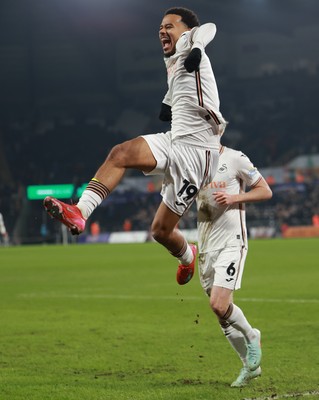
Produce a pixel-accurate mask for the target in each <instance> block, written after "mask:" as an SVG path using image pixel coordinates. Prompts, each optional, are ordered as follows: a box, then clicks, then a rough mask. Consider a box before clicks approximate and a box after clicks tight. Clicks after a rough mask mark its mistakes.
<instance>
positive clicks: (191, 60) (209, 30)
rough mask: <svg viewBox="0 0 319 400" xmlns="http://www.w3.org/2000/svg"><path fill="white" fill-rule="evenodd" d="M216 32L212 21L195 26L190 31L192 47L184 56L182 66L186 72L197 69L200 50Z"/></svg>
mask: <svg viewBox="0 0 319 400" xmlns="http://www.w3.org/2000/svg"><path fill="white" fill-rule="evenodd" d="M215 34H216V25H215V24H213V23H212V22H209V23H207V24H204V25H202V26H199V27H195V28H193V29H192V31H191V43H192V49H191V51H190V53H189V55H188V56H187V57H186V59H185V62H184V66H185V68H186V70H187V72H194V71H198V70H199V64H200V62H201V59H202V51H204V49H205V47H206V46H207V45H208V43H210V42H211V41H212V40H213V39H214V37H215Z"/></svg>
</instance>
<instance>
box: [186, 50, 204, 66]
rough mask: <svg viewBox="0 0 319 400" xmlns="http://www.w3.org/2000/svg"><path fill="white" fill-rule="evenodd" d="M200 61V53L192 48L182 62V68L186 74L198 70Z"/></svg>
mask: <svg viewBox="0 0 319 400" xmlns="http://www.w3.org/2000/svg"><path fill="white" fill-rule="evenodd" d="M201 59H202V52H201V50H200V49H199V48H198V47H194V48H193V49H192V50H191V52H190V53H189V54H188V56H187V57H186V59H185V61H184V67H185V68H186V71H187V72H194V71H198V70H199V64H200V62H201Z"/></svg>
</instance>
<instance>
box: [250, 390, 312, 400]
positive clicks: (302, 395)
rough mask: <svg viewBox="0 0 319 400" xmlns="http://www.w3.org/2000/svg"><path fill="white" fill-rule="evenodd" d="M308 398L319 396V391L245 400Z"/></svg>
mask: <svg viewBox="0 0 319 400" xmlns="http://www.w3.org/2000/svg"><path fill="white" fill-rule="evenodd" d="M306 396H319V391H318V390H313V391H309V392H302V393H298V392H296V393H286V394H280V395H278V396H277V395H273V396H267V397H249V398H246V397H245V398H244V399H243V400H280V399H289V398H293V397H306Z"/></svg>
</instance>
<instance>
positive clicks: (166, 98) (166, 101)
mask: <svg viewBox="0 0 319 400" xmlns="http://www.w3.org/2000/svg"><path fill="white" fill-rule="evenodd" d="M162 103H164V104H167V105H168V106H172V100H171V94H170V91H169V90H168V91H167V93H166V95H165V96H164V99H163V101H162Z"/></svg>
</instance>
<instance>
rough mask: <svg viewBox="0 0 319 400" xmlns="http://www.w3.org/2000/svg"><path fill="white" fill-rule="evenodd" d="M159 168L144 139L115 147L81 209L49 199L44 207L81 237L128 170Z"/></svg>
mask: <svg viewBox="0 0 319 400" xmlns="http://www.w3.org/2000/svg"><path fill="white" fill-rule="evenodd" d="M155 166H156V160H155V158H154V156H153V154H152V152H151V150H150V148H149V146H148V144H147V143H146V141H145V140H144V139H143V138H141V137H138V138H135V139H132V140H129V141H126V142H124V143H122V144H119V145H117V146H115V147H113V149H112V150H111V152H110V153H109V155H108V156H107V158H106V160H105V161H104V163H103V164H102V165H101V167H100V168H99V169H98V171H97V173H96V175H95V177H94V178H93V179H92V180H91V181H90V182H89V184H88V186H87V187H86V189H85V190H84V192H83V194H82V196H81V198H80V200H79V203H78V204H77V205H70V204H66V203H63V202H62V201H60V200H57V199H55V198H53V197H46V198H45V199H44V207H45V208H46V210H47V212H48V213H49V214H50V215H51V217H53V218H55V219H57V220H59V221H60V222H61V223H63V224H64V225H66V226H67V227H68V228H69V229H70V231H71V233H72V234H80V233H81V232H83V230H84V229H85V221H86V220H87V218H88V217H89V216H90V215H91V214H92V212H93V211H94V209H95V208H96V207H98V206H99V205H100V204H101V203H102V201H103V200H104V199H105V198H106V197H107V196H108V195H109V194H110V193H111V191H112V190H113V189H114V188H115V187H116V186H117V185H118V183H119V182H120V181H121V179H122V177H123V175H124V173H125V171H126V169H127V168H135V169H139V170H143V171H145V172H149V171H151V170H152V169H154V168H155Z"/></svg>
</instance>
